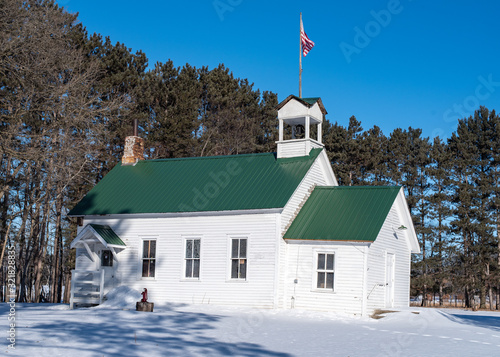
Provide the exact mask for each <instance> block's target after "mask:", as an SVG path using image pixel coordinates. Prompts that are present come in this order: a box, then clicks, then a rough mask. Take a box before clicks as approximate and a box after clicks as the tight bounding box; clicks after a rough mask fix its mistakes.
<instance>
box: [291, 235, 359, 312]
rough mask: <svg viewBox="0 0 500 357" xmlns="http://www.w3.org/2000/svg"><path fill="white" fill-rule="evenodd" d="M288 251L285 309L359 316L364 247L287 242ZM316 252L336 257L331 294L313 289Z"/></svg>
mask: <svg viewBox="0 0 500 357" xmlns="http://www.w3.org/2000/svg"><path fill="white" fill-rule="evenodd" d="M287 249H288V265H287V274H286V278H285V279H286V284H285V287H286V288H285V306H284V307H285V308H292V307H295V308H303V309H315V310H324V311H336V312H342V313H348V314H357V315H360V314H361V313H362V305H363V301H362V298H363V278H364V275H363V267H364V257H363V255H364V254H365V246H364V245H362V244H359V243H337V242H309V241H307V242H306V241H289V243H288V247H287ZM318 252H325V253H334V254H335V274H334V280H335V282H334V287H335V288H334V290H333V291H332V290H326V289H316V260H315V259H316V255H317V254H318ZM295 281H296V282H297V283H295Z"/></svg>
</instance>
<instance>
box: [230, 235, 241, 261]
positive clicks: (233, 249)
mask: <svg viewBox="0 0 500 357" xmlns="http://www.w3.org/2000/svg"><path fill="white" fill-rule="evenodd" d="M231 241H232V243H231V244H232V246H231V258H238V242H239V239H232V240H231Z"/></svg>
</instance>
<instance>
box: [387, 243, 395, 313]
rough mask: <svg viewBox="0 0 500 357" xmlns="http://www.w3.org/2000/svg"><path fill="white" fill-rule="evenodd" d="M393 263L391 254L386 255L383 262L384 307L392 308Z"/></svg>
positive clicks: (393, 258) (393, 259)
mask: <svg viewBox="0 0 500 357" xmlns="http://www.w3.org/2000/svg"><path fill="white" fill-rule="evenodd" d="M394 262H395V257H394V254H392V253H387V256H386V262H385V306H386V307H394Z"/></svg>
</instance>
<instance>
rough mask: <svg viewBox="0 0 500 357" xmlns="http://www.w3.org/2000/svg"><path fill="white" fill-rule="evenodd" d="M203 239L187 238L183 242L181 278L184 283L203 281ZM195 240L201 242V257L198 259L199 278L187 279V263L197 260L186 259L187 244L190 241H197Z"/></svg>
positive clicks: (196, 237)
mask: <svg viewBox="0 0 500 357" xmlns="http://www.w3.org/2000/svg"><path fill="white" fill-rule="evenodd" d="M201 238H202V237H200V236H186V237H184V238H183V241H182V269H181V271H182V276H181V280H183V281H200V280H201V260H202V258H201V257H202V245H203V244H202V239H201ZM195 240H198V241H200V256H199V258H197V259H198V261H199V272H198V277H187V276H186V272H187V271H186V263H187V261H188V259H189V260H195V259H196V258H188V257H186V253H187V242H188V241H193V242H194V241H195Z"/></svg>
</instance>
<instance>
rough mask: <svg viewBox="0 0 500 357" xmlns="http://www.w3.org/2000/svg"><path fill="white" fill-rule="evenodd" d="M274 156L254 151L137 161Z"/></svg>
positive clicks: (274, 154) (271, 153)
mask: <svg viewBox="0 0 500 357" xmlns="http://www.w3.org/2000/svg"><path fill="white" fill-rule="evenodd" d="M271 155H273V156H276V153H275V152H256V153H249V154H236V155H213V156H191V157H172V158H164V159H151V160H141V161H139V163H152V162H155V163H156V162H165V161H185V160H186V161H187V160H203V159H225V158H242V157H248V156H271Z"/></svg>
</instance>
